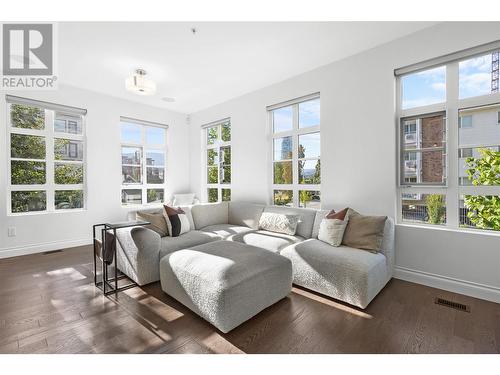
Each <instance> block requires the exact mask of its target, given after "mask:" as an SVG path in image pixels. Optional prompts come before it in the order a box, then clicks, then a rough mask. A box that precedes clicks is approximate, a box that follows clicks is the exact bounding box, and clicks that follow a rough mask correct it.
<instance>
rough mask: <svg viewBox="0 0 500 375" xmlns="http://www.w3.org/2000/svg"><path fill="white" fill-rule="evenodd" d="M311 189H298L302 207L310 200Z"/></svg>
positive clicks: (311, 195)
mask: <svg viewBox="0 0 500 375" xmlns="http://www.w3.org/2000/svg"><path fill="white" fill-rule="evenodd" d="M313 194H314V192H313V191H308V190H300V191H299V199H300V203H301V205H302V206H303V207H307V203H309V202H310V201H312V198H313Z"/></svg>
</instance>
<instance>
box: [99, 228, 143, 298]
mask: <svg viewBox="0 0 500 375" xmlns="http://www.w3.org/2000/svg"><path fill="white" fill-rule="evenodd" d="M149 224H151V223H150V222H148V221H126V222H122V223H104V224H96V225H94V226H93V227H92V235H93V239H94V242H93V243H94V285H95V286H96V287H97V288H99V289H100V290H102V292H103V293H104V295H108V294H111V293H118V292H121V291H122V290H125V289H129V288H133V287H135V286H137V283H136V282H134V281H132V280H131V282H130V283H128V284H126V285H122V286H120V287H118V281H119V280H122V279H125V278H127V279H129V280H130V278H129V277H128V276H127V275H125V274H124V273H122V272H121V271H119V270H118V266H117V263H118V261H117V257H116V251H117V247H118V239H117V237H116V230H117V229H123V228H131V227H141V226H145V225H149ZM98 228H101V229H100V231H101V240H100V241H99V238H97V237H96V234H97V233H98V231H99V229H98ZM109 234H112V235H113V238H112V239H111V238H108V235H109ZM108 241H114V243H111V244H110V243H108ZM110 245H112V246H113V247H112V253H111V255H110V254H109V253H108V250H109V246H110ZM97 259H99V260H100V261H101V280H100V281H99V280H98V278H97ZM109 266H113V268H114V275H113V277H111V278H109V277H108V267H109ZM118 272H120V275H119V274H118Z"/></svg>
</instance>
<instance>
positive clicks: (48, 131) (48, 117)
mask: <svg viewBox="0 0 500 375" xmlns="http://www.w3.org/2000/svg"><path fill="white" fill-rule="evenodd" d="M13 105H23V106H28V107H33V108H39V109H41V110H43V111H44V119H45V121H44V129H41V130H39V129H25V128H18V127H15V126H13V124H12V116H11V108H12V106H13ZM6 108H7V111H6V116H7V119H6V124H7V126H6V128H7V147H6V152H7V181H6V182H7V184H6V185H7V186H6V193H7V194H6V196H7V197H6V200H7V216H26V215H28V216H29V215H46V214H55V213H68V212H81V211H86V210H87V138H86V114H87V111H86V110H84V109H79V108H73V107H66V106H63V105H59V104H53V103H48V102H41V101H37V100H31V99H25V98H21V97H11V96H9V95H7V96H6ZM57 115H61V116H63V117H77V116H78V117H80V122H81V126H82V134H73V133H67V132H58V131H56V130H55V120H56V117H57ZM12 134H19V135H27V136H36V137H43V138H44V140H45V158H44V159H33V158H27V159H25V158H13V157H12V155H11V146H12V145H11V135H12ZM55 139H68V140H73V141H78V142H81V143H82V145H83V148H82V160H81V161H71V160H57V159H56V158H55V150H54V144H55ZM13 160H14V161H15V160H25V161H38V162H44V163H45V183H44V184H21V185H14V184H12V165H11V162H12V161H13ZM58 162H59V163H62V164H78V165H80V164H81V165H82V168H83V182H82V183H81V184H56V183H55V169H56V168H55V164H56V163H58ZM73 190H78V191H82V192H83V193H82V194H83V199H82V207H79V208H64V209H56V207H55V194H56V191H73ZM18 191H19V192H21V191H43V192H45V197H46V198H45V199H46V200H45V210H41V211H27V212H12V193H13V192H18Z"/></svg>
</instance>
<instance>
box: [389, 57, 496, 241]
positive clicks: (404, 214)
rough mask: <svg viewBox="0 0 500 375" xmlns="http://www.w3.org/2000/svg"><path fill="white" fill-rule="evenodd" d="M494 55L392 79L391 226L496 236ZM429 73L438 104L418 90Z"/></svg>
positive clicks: (422, 89)
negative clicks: (396, 158)
mask: <svg viewBox="0 0 500 375" xmlns="http://www.w3.org/2000/svg"><path fill="white" fill-rule="evenodd" d="M498 55H499V53H498V50H497V49H495V50H494V51H493V52H483V53H482V54H479V55H476V56H465V55H462V54H460V55H457V59H456V60H450V61H449V62H448V63H446V64H444V65H443V66H441V67H439V68H433V69H431V70H427V71H425V70H424V71H421V72H418V73H413V72H411V71H404V72H403V73H402V74H401V75H399V76H398V82H399V85H398V90H399V100H398V118H399V122H398V126H399V134H400V140H399V152H400V168H399V176H400V179H399V189H398V190H399V193H398V195H399V199H398V202H399V203H398V219H399V221H401V222H411V223H424V224H433V225H441V226H444V227H450V228H457V229H458V228H473V229H483V230H496V231H500V221H499V217H500V127H499V126H498V124H499V120H500V117H499V116H500V115H499V113H500V93H499V91H498V78H499V75H498V70H499V66H498V60H499V56H498ZM403 70H404V69H403ZM436 70H438V71H439V72H443V73H444V76H440V78H439V80H438V81H439V83H444V87H442V91H443V92H445V93H446V99H445V100H440V101H438V100H435V98H436V97H435V95H434V94H435V93H433V91H432V90H430V89H429V88H428V87H427V86H426V85H427V84H431V85H432V84H433V83H437V82H438V81H436V79H437V77H436V76H435V73H432V71H434V72H435V71H436ZM397 73H398V72H397ZM417 76H419V77H423V76H434V81H426V82H427V83H426V84H423V83H422V81H423V78H419V79H417V78H416V77H417ZM409 93H411V95H410V94H409ZM405 95H406V96H405ZM408 95H410V96H408ZM416 98H420V99H421V100H419V101H418V102H417V101H416ZM409 100H414V101H412V104H411V105H408V101H409ZM450 147H452V148H451V149H449V148H450Z"/></svg>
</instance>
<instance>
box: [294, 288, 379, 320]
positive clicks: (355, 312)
mask: <svg viewBox="0 0 500 375" xmlns="http://www.w3.org/2000/svg"><path fill="white" fill-rule="evenodd" d="M292 292H293V293H295V294H300V295H301V296H304V297H307V298H309V299H312V300H315V301H317V302H321V303H323V304H325V305H328V306H332V307H334V308H336V309H338V310H342V311H345V312H347V313H349V314H353V315H356V316H359V317H361V318H364V319H373V316H371V315H370V314H367V313H365V312H363V311H359V310H356V309H355V308H353V307H349V306H346V305H343V304H341V303H338V302H335V301H332V300H331V299H328V298H325V297H321V296H318V295H316V294H314V293H311V292H307V291H305V290H302V289H298V288H293V290H292Z"/></svg>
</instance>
